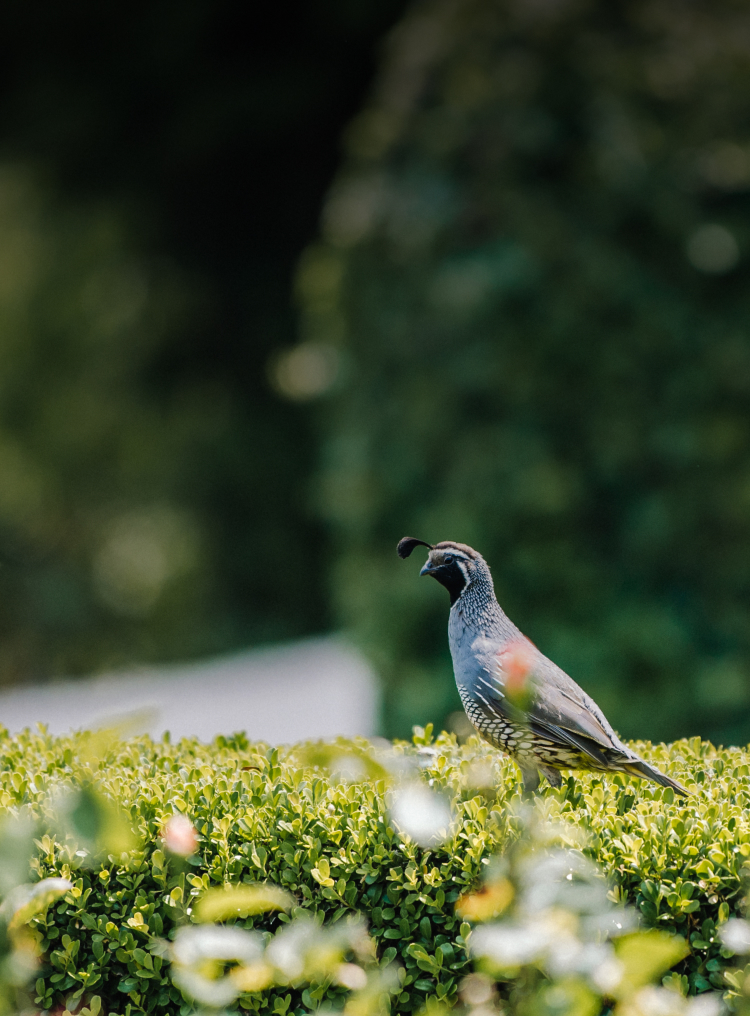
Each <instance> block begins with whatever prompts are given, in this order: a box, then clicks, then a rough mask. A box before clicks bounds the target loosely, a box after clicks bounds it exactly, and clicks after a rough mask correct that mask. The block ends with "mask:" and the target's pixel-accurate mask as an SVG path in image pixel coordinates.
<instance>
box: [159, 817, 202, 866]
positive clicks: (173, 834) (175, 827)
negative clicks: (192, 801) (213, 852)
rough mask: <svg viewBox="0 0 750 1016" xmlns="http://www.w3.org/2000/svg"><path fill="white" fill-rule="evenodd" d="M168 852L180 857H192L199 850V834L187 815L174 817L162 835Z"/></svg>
mask: <svg viewBox="0 0 750 1016" xmlns="http://www.w3.org/2000/svg"><path fill="white" fill-rule="evenodd" d="M161 838H162V842H163V844H164V846H165V847H166V848H167V850H168V851H169V852H170V853H172V854H178V855H179V856H180V857H190V856H191V855H192V854H194V853H195V851H196V850H197V849H198V833H197V832H196V831H195V826H194V825H193V823H192V822H191V821H190V819H189V818H188V817H187V815H180V814H176V815H173V816H172V817H171V818H170V819H169V821H168V822H167V824H166V825H165V826H164V829H163V830H162V834H161Z"/></svg>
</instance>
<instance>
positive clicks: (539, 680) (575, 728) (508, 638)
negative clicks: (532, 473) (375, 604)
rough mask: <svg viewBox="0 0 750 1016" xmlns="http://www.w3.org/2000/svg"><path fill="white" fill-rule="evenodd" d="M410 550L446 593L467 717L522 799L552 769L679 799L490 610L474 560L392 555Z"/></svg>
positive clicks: (440, 553) (486, 576) (557, 779)
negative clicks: (655, 789) (635, 780)
mask: <svg viewBox="0 0 750 1016" xmlns="http://www.w3.org/2000/svg"><path fill="white" fill-rule="evenodd" d="M417 546H421V547H428V548H429V551H430V554H429V557H428V558H427V563H426V564H425V566H424V568H422V571H421V572H420V575H431V576H432V577H433V578H435V579H437V580H438V582H439V583H440V584H441V585H443V586H445V588H446V589H447V590H448V593H449V594H450V600H451V610H450V617H449V621H448V641H449V643H450V650H451V656H452V657H453V670H454V673H455V675H456V684H457V685H458V691H459V693H460V695H461V701H462V702H463V706H464V709H465V710H466V715H467V716H468V717H469V720H470V721H471V723H472V725H473V726H474V727H475V728H476V730H477V732H478V733H479V734H480V735H481V736H482V737H483V738H484V739H485V740H486V741H489V742H490V744H492V745H494V746H495V747H496V748H500V749H501V751H504V752H507V754H508V755H510V756H511V758H512V759H513V760H514V761H515V762H516V764H517V765H518V767H519V768H520V770H521V773H522V775H523V783H524V789H525V790H526V791H532V790H536V788H537V787H538V786H539V778H540V775H542V776H546V777H547V779H548V780H549V782H550V783H551V784H552V786H553V787H559V786H560V784H561V782H562V777H561V775H560V770H561V769H589V770H596V771H598V772H618V773H629V774H630V775H631V776H638V777H645V778H646V779H647V780H653V781H654V782H655V783H660V784H661V785H662V786H663V787H671V788H672V789H673V790H674V791H676V792H677V793H678V794H683V795H685V794H687V793H688V791H687V790H686V789H685V788H684V787H683V786H681V785H680V784H679V783H677V781H676V780H673V779H671V778H670V777H669V776H665V775H664V773H661V772H659V770H658V769H655V768H654V767H653V766H651V765H649V763H648V762H646V761H644V760H643V759H642V758H640V756H638V755H636V753H635V752H634V751H632V750H631V749H630V748H628V746H627V745H625V744H623V743H622V741H621V740H620V739H619V738H618V736H617V734H615V732H614V730H613V729H612V727H611V726H610V725H609V723H608V722H607V719H606V717H605V716H604V713H603V712H602V711H601V709H600V708H599V706H598V705H597V704H596V702H594V700H593V699H592V698H591V697H590V696H589V695H587V694H586V692H585V691H583V689H582V688H579V687H578V685H577V684H576V683H575V681H573V680H572V678H570V677H568V675H567V674H566V673H565V671H563V670H561V669H560V668H559V667H558V666H557V665H556V664H554V663H553V662H552V660H549V659H547V657H546V656H544V655H543V654H542V653H540V652H539V650H538V649H537V648H536V646H535V645H534V644H533V642H531V641H530V640H529V639H527V638H526V636H525V635H524V634H522V632H520V631H519V630H518V628H516V626H515V625H514V624H513V622H512V621H511V620H510V618H508V617H507V616H506V614H505V613H504V612H503V610H502V608H501V607H500V604H499V603H498V602H497V598H496V596H495V587H494V585H493V583H492V576H491V575H490V569H489V567H488V565H487V562H486V561H485V560H484V558H483V557H482V555H481V554H478V553H477V552H476V550H472V548H471V547H467V546H466V544H464V543H453V542H451V541H446V542H444V543H438V544H435V545H434V546H433V545H432V544H430V543H425V542H424V540H415V539H414V538H413V537H411V536H405V537H404V538H403V540H401V541H400V542H399V544H398V554H399V557H402V558H405V557H409V555H410V554H411V552H412V551H413V550H414V548H415V547H417Z"/></svg>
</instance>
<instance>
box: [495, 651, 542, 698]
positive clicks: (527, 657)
mask: <svg viewBox="0 0 750 1016" xmlns="http://www.w3.org/2000/svg"><path fill="white" fill-rule="evenodd" d="M498 658H499V661H500V669H501V670H502V673H503V684H504V685H505V692H506V694H507V695H508V696H509V698H511V699H513V698H520V697H522V696H523V695H524V694H525V692H526V691H527V690H528V689H527V684H526V682H527V681H528V678H529V676H530V674H531V673H532V671H533V669H534V650H533V647H532V646H530V645H529V644H528V642H521V641H517V642H511V643H509V645H507V646H506V647H505V648H504V649H503V651H502V652H501V653H499V654H498Z"/></svg>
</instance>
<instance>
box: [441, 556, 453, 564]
mask: <svg viewBox="0 0 750 1016" xmlns="http://www.w3.org/2000/svg"><path fill="white" fill-rule="evenodd" d="M455 560H456V557H455V555H454V554H446V555H445V557H444V558H443V561H444V563H445V564H452V563H453V562H454V561H455Z"/></svg>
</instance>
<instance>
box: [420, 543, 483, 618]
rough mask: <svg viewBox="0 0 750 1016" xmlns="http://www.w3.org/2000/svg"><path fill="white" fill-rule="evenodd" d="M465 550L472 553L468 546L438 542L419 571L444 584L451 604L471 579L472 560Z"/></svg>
mask: <svg viewBox="0 0 750 1016" xmlns="http://www.w3.org/2000/svg"><path fill="white" fill-rule="evenodd" d="M467 551H470V553H473V551H471V550H470V548H469V547H467V548H466V549H464V548H463V546H460V545H458V544H456V543H438V544H437V546H435V547H434V548H433V549H432V550H431V551H430V555H429V557H428V558H427V562H426V564H425V566H424V568H423V569H422V571H421V572H420V573H419V574H420V575H431V576H432V577H433V578H434V579H437V580H438V582H439V583H440V585H441V586H445V588H446V589H447V590H448V595H449V596H450V598H451V606H453V604H454V603H455V602H456V600H457V599H458V598H459V596H460V595H461V593H462V592H463V591H464V589H465V588H466V586H467V585H468V584H469V582H470V581H471V573H472V570H473V564H474V561H473V558H472V557H471V556H470V554H469V553H467Z"/></svg>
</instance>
